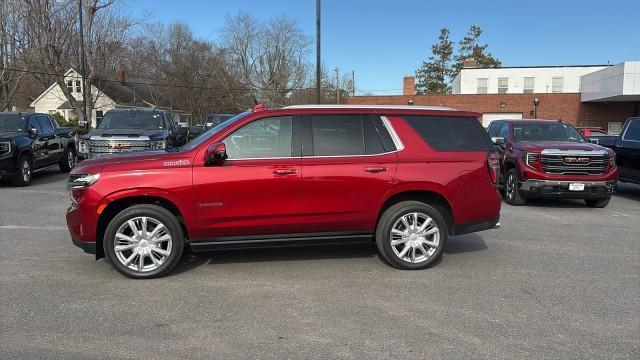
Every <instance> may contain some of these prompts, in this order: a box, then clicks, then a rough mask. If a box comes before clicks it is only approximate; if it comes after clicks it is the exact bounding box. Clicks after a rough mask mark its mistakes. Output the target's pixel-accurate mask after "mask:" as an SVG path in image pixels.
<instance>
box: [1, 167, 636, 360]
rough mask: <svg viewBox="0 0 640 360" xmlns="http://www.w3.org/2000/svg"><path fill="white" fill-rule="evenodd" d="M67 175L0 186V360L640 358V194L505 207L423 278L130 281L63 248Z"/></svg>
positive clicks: (203, 269) (331, 260)
mask: <svg viewBox="0 0 640 360" xmlns="http://www.w3.org/2000/svg"><path fill="white" fill-rule="evenodd" d="M65 180H66V175H65V174H60V173H59V172H57V171H54V170H51V171H45V172H43V173H39V174H36V175H35V177H34V181H33V184H32V185H31V186H29V187H26V188H12V187H10V186H9V185H8V184H5V183H2V184H0V202H1V204H2V206H0V292H1V294H2V295H1V297H0V358H2V359H44V358H46V359H74V358H93V359H107V358H118V359H123V358H154V359H155V358H175V359H182V358H184V359H193V358H221V359H228V358H243V359H248V358H261V359H271V358H273V359H282V358H316V359H329V358H394V359H398V358H417V359H418V358H419V359H425V358H464V359H471V358H506V359H514V358H527V359H530V358H559V359H571V358H576V359H587V358H589V359H591V358H603V359H604V358H606V359H638V358H640V186H633V185H624V184H623V185H621V186H620V188H619V193H618V195H617V196H615V198H614V199H613V200H612V201H611V204H610V205H609V207H607V208H605V209H591V208H587V207H586V206H584V204H583V202H580V201H571V200H566V201H535V202H532V204H531V205H530V206H527V207H518V208H515V207H510V206H508V205H506V204H505V205H503V211H502V219H503V221H502V223H503V226H502V229H499V230H490V231H485V232H481V233H477V234H470V235H465V236H459V237H454V238H450V240H449V243H448V245H447V248H446V250H445V255H444V257H443V259H442V261H441V262H440V263H439V264H437V265H436V266H435V267H433V268H431V269H429V270H424V271H400V270H395V269H393V268H391V267H389V266H387V265H385V264H384V263H383V262H382V261H381V260H380V259H379V258H378V256H377V253H376V249H375V246H373V245H372V246H367V245H357V246H356V245H350V246H332V247H308V248H289V249H268V250H250V251H238V250H236V251H224V252H215V253H210V254H206V255H198V256H188V257H185V258H184V259H183V262H182V263H181V264H180V265H179V266H178V268H177V269H176V271H174V272H173V273H172V274H171V275H170V276H168V277H166V278H162V279H155V280H146V281H133V280H128V279H126V278H125V277H123V276H122V275H120V274H119V273H117V272H116V271H115V270H113V269H112V268H111V267H110V266H109V265H108V264H107V263H105V261H104V260H99V261H97V262H96V261H95V260H94V258H93V257H92V256H91V255H88V254H85V253H83V252H82V251H81V250H80V249H78V248H76V247H75V246H73V245H72V243H71V241H70V240H69V236H68V233H67V229H66V227H65V220H64V213H65V210H66V208H67V205H68V202H69V201H68V195H67V192H66V190H65V185H64V182H65Z"/></svg>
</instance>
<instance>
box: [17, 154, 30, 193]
mask: <svg viewBox="0 0 640 360" xmlns="http://www.w3.org/2000/svg"><path fill="white" fill-rule="evenodd" d="M32 175H33V162H32V161H31V157H30V156H29V155H20V158H19V159H18V173H17V174H16V176H15V177H14V178H13V186H27V185H29V184H31V176H32Z"/></svg>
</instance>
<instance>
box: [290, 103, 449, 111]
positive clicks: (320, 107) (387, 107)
mask: <svg viewBox="0 0 640 360" xmlns="http://www.w3.org/2000/svg"><path fill="white" fill-rule="evenodd" d="M282 109H318V110H324V109H338V110H340V109H364V110H366V109H384V110H441V111H457V110H456V109H452V108H449V107H444V106H422V105H344V104H342V105H337V104H336V105H328V104H325V105H313V104H311V105H290V106H285V107H283V108H282Z"/></svg>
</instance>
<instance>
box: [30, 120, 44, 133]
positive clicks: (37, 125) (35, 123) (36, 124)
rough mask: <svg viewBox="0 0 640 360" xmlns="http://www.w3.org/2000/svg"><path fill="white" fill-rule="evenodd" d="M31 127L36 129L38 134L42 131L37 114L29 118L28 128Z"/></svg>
mask: <svg viewBox="0 0 640 360" xmlns="http://www.w3.org/2000/svg"><path fill="white" fill-rule="evenodd" d="M31 129H36V130H37V131H38V134H41V133H42V127H40V123H39V122H38V117H37V116H32V117H31V118H30V119H29V130H31Z"/></svg>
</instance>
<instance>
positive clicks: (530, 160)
mask: <svg viewBox="0 0 640 360" xmlns="http://www.w3.org/2000/svg"><path fill="white" fill-rule="evenodd" d="M539 161H540V154H538V153H530V152H528V153H525V156H524V162H525V163H526V164H527V165H528V166H529V167H534V165H535V164H537V163H538V162H539Z"/></svg>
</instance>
